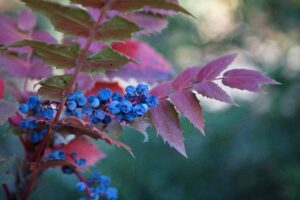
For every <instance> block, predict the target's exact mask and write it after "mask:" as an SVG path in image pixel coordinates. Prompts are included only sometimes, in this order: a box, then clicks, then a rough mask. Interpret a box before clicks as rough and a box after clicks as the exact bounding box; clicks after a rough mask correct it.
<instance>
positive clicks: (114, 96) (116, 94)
mask: <svg viewBox="0 0 300 200" xmlns="http://www.w3.org/2000/svg"><path fill="white" fill-rule="evenodd" d="M111 99H112V100H113V101H122V100H123V97H122V95H121V93H119V92H114V93H113V94H112V95H111Z"/></svg>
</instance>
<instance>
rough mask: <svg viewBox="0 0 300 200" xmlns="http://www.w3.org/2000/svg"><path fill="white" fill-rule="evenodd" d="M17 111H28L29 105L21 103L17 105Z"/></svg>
mask: <svg viewBox="0 0 300 200" xmlns="http://www.w3.org/2000/svg"><path fill="white" fill-rule="evenodd" d="M19 111H20V112H21V113H24V114H25V113H28V111H29V106H28V104H27V103H22V104H21V105H20V106H19Z"/></svg>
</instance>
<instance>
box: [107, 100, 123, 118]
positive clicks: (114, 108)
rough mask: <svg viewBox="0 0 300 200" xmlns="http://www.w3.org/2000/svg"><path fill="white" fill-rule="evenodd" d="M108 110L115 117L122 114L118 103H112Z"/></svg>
mask: <svg viewBox="0 0 300 200" xmlns="http://www.w3.org/2000/svg"><path fill="white" fill-rule="evenodd" d="M108 109H109V111H110V112H111V113H112V114H114V115H116V114H118V113H120V112H121V109H120V105H119V102H118V101H112V102H110V104H109V106H108Z"/></svg>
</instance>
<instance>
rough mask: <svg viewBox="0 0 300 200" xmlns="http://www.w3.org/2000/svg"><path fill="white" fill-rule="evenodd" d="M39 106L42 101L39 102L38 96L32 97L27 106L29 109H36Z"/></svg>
mask: <svg viewBox="0 0 300 200" xmlns="http://www.w3.org/2000/svg"><path fill="white" fill-rule="evenodd" d="M39 104H40V100H39V98H38V97H37V96H31V97H29V99H28V100H27V105H28V107H29V109H34V108H35V107H37V106H38V105H39Z"/></svg>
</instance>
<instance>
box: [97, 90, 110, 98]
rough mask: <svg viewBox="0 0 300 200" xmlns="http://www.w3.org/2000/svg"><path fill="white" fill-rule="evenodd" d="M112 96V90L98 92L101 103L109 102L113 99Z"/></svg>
mask: <svg viewBox="0 0 300 200" xmlns="http://www.w3.org/2000/svg"><path fill="white" fill-rule="evenodd" d="M111 94H112V92H111V90H110V89H108V88H104V89H102V90H100V91H99V92H98V94H97V97H98V98H99V100H100V101H107V100H108V99H109V98H110V97H111Z"/></svg>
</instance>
